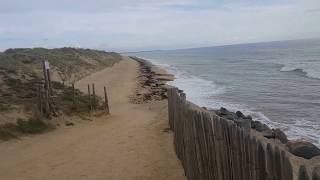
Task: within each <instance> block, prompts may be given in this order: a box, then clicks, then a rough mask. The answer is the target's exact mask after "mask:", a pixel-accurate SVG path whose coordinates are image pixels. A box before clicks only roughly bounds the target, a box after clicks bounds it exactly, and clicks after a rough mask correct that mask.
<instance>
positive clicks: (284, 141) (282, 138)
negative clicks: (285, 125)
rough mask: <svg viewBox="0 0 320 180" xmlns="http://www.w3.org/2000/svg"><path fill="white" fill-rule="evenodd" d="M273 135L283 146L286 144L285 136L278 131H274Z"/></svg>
mask: <svg viewBox="0 0 320 180" xmlns="http://www.w3.org/2000/svg"><path fill="white" fill-rule="evenodd" d="M273 133H274V136H275V138H276V139H279V140H280V141H281V142H282V143H283V144H286V143H287V142H288V138H287V135H286V134H285V133H284V132H283V131H281V130H280V129H274V130H273Z"/></svg>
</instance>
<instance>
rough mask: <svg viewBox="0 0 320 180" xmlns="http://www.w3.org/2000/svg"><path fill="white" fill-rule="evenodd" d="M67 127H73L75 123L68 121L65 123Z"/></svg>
mask: <svg viewBox="0 0 320 180" xmlns="http://www.w3.org/2000/svg"><path fill="white" fill-rule="evenodd" d="M65 125H66V126H73V125H74V123H73V122H70V121H67V122H66V123H65Z"/></svg>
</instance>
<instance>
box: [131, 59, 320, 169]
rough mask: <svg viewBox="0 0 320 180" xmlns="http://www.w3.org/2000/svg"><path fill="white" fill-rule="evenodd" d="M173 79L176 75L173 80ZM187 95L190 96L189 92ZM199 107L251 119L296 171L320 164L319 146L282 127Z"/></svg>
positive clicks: (256, 130)
mask: <svg viewBox="0 0 320 180" xmlns="http://www.w3.org/2000/svg"><path fill="white" fill-rule="evenodd" d="M130 58H132V57H130ZM133 59H135V60H138V61H140V63H142V64H144V65H143V66H149V67H150V68H152V67H154V68H158V69H161V67H158V66H156V65H154V64H152V62H150V61H148V60H144V59H141V58H136V57H134V58H133ZM162 71H163V72H164V73H166V71H165V70H163V69H162ZM151 74H152V73H151ZM171 76H172V75H171ZM173 79H174V77H173V78H172V79H171V80H173ZM166 87H167V86H166ZM186 95H187V96H188V94H186ZM196 106H197V105H196ZM198 107H199V106H198ZM198 109H199V110H200V111H207V112H210V113H213V114H215V115H218V116H220V117H221V118H223V119H226V120H227V121H233V122H235V123H236V124H238V126H242V124H241V123H242V122H243V121H245V120H247V121H249V123H250V125H249V126H250V127H249V128H250V132H251V134H252V136H253V137H255V138H257V139H259V140H261V141H262V142H264V143H263V144H264V146H266V145H267V144H271V145H272V146H274V147H278V148H279V149H280V150H281V151H285V152H288V153H287V154H289V157H290V159H291V161H292V165H293V170H294V171H296V172H298V171H299V168H300V167H299V165H300V164H305V166H306V167H307V169H313V168H314V167H316V166H319V165H320V155H319V153H320V151H319V148H318V147H316V146H315V145H314V144H312V143H310V142H307V141H302V140H299V141H297V140H288V139H287V136H286V134H285V133H284V132H283V131H281V130H280V129H272V128H270V127H269V126H268V125H266V124H264V123H262V122H260V121H254V120H253V119H252V117H250V116H245V115H243V114H242V113H241V112H240V111H237V112H231V111H228V110H227V109H225V108H223V107H222V108H221V109H219V110H208V109H207V108H206V107H199V108H198ZM310 153H315V154H310Z"/></svg>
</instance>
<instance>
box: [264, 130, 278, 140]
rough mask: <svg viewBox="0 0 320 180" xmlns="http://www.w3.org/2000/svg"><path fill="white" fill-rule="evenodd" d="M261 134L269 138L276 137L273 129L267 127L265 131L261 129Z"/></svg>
mask: <svg viewBox="0 0 320 180" xmlns="http://www.w3.org/2000/svg"><path fill="white" fill-rule="evenodd" d="M261 134H262V135H263V136H264V137H265V138H268V139H272V138H275V136H274V133H273V131H272V130H271V129H265V130H263V131H261Z"/></svg>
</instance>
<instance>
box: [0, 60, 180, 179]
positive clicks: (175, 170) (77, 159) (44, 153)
mask: <svg viewBox="0 0 320 180" xmlns="http://www.w3.org/2000/svg"><path fill="white" fill-rule="evenodd" d="M137 73H138V65H137V63H136V62H135V61H132V60H125V61H122V62H121V63H119V64H117V65H115V66H114V67H113V68H107V69H105V70H103V71H100V72H97V73H95V74H93V75H91V76H89V77H87V78H85V79H83V80H81V81H80V82H79V83H78V85H77V86H78V87H79V88H80V89H82V90H83V91H86V90H87V84H88V83H93V82H94V83H95V86H96V91H97V94H98V95H102V93H103V86H104V85H107V87H108V93H109V100H110V108H111V113H112V114H111V116H108V117H106V116H102V117H98V118H94V119H93V121H92V122H86V121H85V122H83V123H77V124H76V125H75V126H73V127H61V128H58V129H57V130H55V131H53V132H49V133H46V134H42V135H35V136H32V137H24V138H22V140H12V141H8V142H3V143H0V179H1V180H46V179H48V180H65V179H77V180H79V179H80V180H81V179H90V180H100V179H101V180H102V179H104V180H109V179H113V180H125V179H137V180H143V179H172V180H173V179H177V180H179V179H185V177H184V175H183V170H182V167H181V165H180V163H179V161H178V159H177V158H176V156H175V154H174V150H173V142H172V141H173V140H172V134H170V133H167V132H164V131H163V129H165V128H167V127H168V126H167V117H166V102H165V101H158V102H154V103H149V104H143V105H136V104H131V103H129V101H128V96H129V95H131V93H132V92H133V91H134V89H135V88H136V77H137V75H138V74H137Z"/></svg>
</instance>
